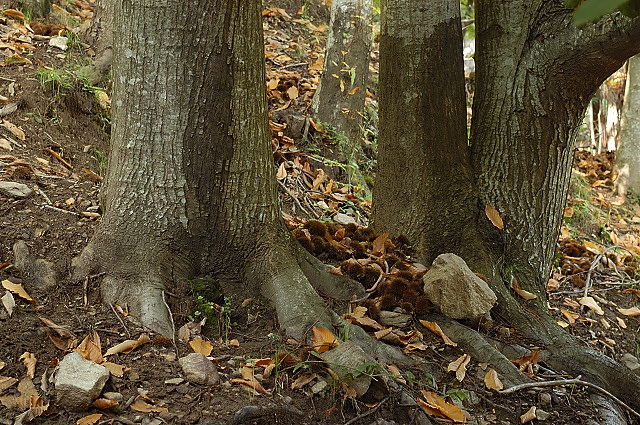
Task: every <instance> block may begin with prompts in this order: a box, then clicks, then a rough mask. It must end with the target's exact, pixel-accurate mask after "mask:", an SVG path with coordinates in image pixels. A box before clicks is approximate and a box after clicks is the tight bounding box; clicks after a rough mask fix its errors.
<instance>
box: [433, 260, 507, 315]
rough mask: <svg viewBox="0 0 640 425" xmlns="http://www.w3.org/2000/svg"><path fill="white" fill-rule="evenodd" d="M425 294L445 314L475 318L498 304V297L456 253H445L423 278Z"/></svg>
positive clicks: (435, 261)
mask: <svg viewBox="0 0 640 425" xmlns="http://www.w3.org/2000/svg"><path fill="white" fill-rule="evenodd" d="M422 280H423V282H424V292H425V294H426V296H427V298H429V300H430V301H431V302H432V303H433V305H435V306H436V307H437V308H438V309H439V310H440V312H442V314H444V315H445V316H447V317H450V318H452V319H475V318H478V317H480V316H482V315H484V314H485V313H487V312H488V311H489V310H491V307H493V305H494V304H495V302H496V300H497V297H496V294H494V292H493V291H492V290H491V288H489V285H487V283H486V282H485V281H484V280H482V279H480V278H479V277H478V276H476V274H475V273H474V272H472V271H471V269H469V267H468V266H467V263H465V261H464V260H463V259H462V258H460V257H458V256H457V255H455V254H441V255H439V256H438V258H436V259H435V260H434V261H433V265H432V267H431V269H430V270H429V271H428V272H427V273H426V274H425V275H424V277H423V278H422Z"/></svg>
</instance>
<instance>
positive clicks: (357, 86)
mask: <svg viewBox="0 0 640 425" xmlns="http://www.w3.org/2000/svg"><path fill="white" fill-rule="evenodd" d="M371 23H372V11H371V0H335V1H334V2H333V4H332V6H331V24H330V27H331V30H330V32H329V37H328V38H327V47H326V53H325V58H324V67H323V70H322V81H321V82H320V85H319V86H318V89H317V90H316V94H315V95H314V97H313V105H312V108H313V112H314V114H315V116H316V118H317V119H318V120H319V121H320V122H322V123H323V124H328V125H329V126H331V127H332V128H334V129H335V130H336V131H337V132H338V133H341V134H342V135H343V136H344V140H341V144H340V148H341V150H342V153H343V154H344V155H345V157H346V158H347V162H348V165H349V166H350V167H351V168H350V169H349V177H350V179H351V180H352V181H351V183H352V184H354V185H357V184H359V185H362V186H364V187H366V183H365V181H364V179H363V178H362V175H361V173H360V172H359V169H358V162H357V161H358V159H359V158H358V156H359V155H358V152H359V150H360V146H361V143H362V129H361V128H360V124H361V122H362V113H363V110H364V101H365V97H366V93H367V83H368V79H369V78H368V77H369V55H370V53H371V39H372V36H373V32H372V29H371Z"/></svg>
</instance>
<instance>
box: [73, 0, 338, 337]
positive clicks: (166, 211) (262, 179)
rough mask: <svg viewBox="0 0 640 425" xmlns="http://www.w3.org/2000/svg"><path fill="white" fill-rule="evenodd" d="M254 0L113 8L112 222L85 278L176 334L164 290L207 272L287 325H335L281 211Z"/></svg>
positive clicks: (87, 256) (87, 255)
mask: <svg viewBox="0 0 640 425" xmlns="http://www.w3.org/2000/svg"><path fill="white" fill-rule="evenodd" d="M259 7H260V2H259V1H258V0H251V1H237V0H218V1H210V0H200V1H196V2H193V4H191V5H190V7H187V8H185V7H184V4H183V2H181V1H178V0H161V1H158V0H153V1H151V0H146V1H137V2H130V1H128V0H117V1H116V4H115V18H116V20H115V31H116V33H117V34H119V36H118V37H116V38H115V40H114V42H115V45H114V53H115V61H114V71H113V74H114V78H113V80H114V87H113V91H114V95H113V103H112V105H113V129H112V141H111V152H110V157H109V170H108V173H107V178H106V184H105V189H104V194H103V195H104V208H105V211H104V218H103V220H102V222H101V224H100V226H99V228H98V229H97V231H96V234H95V236H94V237H93V238H92V240H91V242H90V244H89V245H88V247H87V248H86V249H85V250H84V252H83V253H82V255H81V256H80V257H78V258H76V259H75V260H74V264H73V266H74V275H75V277H76V278H78V277H81V276H84V275H86V274H87V273H89V271H91V270H96V271H97V270H99V271H105V272H106V277H105V279H104V281H103V284H102V295H103V298H104V299H105V300H106V301H108V302H118V303H121V304H122V303H128V304H129V307H130V309H131V310H132V312H133V313H134V314H135V315H137V316H138V317H140V319H141V321H142V322H143V323H144V324H145V325H147V326H149V327H151V328H152V329H154V330H156V331H158V332H161V333H162V334H165V335H169V336H171V335H173V329H172V326H171V320H170V317H169V312H168V308H167V305H166V303H165V302H164V299H163V296H164V292H163V291H165V290H167V289H169V288H171V286H172V285H173V284H174V283H175V282H176V281H178V280H183V279H189V278H191V277H193V276H198V275H211V276H213V277H214V278H215V279H218V280H219V281H220V284H221V285H222V287H223V289H224V291H225V293H227V294H232V295H233V296H234V298H233V299H234V300H235V301H241V300H242V299H243V297H245V298H246V297H249V296H255V294H256V293H260V292H261V293H262V294H263V295H264V296H265V297H266V298H268V299H270V300H271V301H272V302H273V304H274V306H275V308H276V310H277V313H278V319H279V321H280V324H281V326H282V327H283V328H285V329H286V330H287V331H288V333H289V334H291V335H293V336H296V337H301V336H302V335H303V333H304V332H305V331H306V330H307V328H308V326H309V325H311V324H313V323H316V324H317V325H318V326H324V327H327V328H329V327H331V325H332V322H334V321H335V317H334V316H333V315H332V314H331V313H330V312H329V311H327V310H326V308H325V306H324V304H323V303H322V301H321V299H320V298H319V297H318V296H317V294H316V293H315V291H314V290H313V288H312V287H311V285H310V284H309V281H308V280H307V278H306V277H305V275H304V274H303V272H302V271H301V269H300V267H299V266H298V262H297V254H296V253H295V252H294V251H293V249H292V246H291V243H290V236H289V234H288V232H287V231H286V228H285V226H284V223H283V221H282V218H281V216H280V210H279V204H278V197H277V191H276V182H275V179H274V177H275V176H274V167H273V164H272V160H271V151H270V135H269V128H268V122H267V103H266V93H265V90H266V83H265V70H264V55H263V40H262V31H261V28H262V26H261V21H260V13H259Z"/></svg>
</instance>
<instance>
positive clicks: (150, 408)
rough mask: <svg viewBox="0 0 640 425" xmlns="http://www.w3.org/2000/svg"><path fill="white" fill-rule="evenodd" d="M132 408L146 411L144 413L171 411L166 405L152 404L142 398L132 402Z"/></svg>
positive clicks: (137, 410)
mask: <svg viewBox="0 0 640 425" xmlns="http://www.w3.org/2000/svg"><path fill="white" fill-rule="evenodd" d="M130 407H131V409H133V410H135V411H136V412H144V413H151V412H155V413H166V412H168V411H169V409H167V408H166V407H158V406H154V405H151V404H149V403H147V402H146V401H144V400H142V399H138V400H136V401H134V402H133V403H131V406H130Z"/></svg>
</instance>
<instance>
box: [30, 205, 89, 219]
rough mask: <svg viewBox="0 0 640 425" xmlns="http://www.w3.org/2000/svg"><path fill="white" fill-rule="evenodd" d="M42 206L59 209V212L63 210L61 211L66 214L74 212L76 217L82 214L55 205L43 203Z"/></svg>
mask: <svg viewBox="0 0 640 425" xmlns="http://www.w3.org/2000/svg"><path fill="white" fill-rule="evenodd" d="M40 206H41V207H43V208H49V209H50V210H54V211H58V212H61V213H64V214H73V215H75V216H76V217H80V214H78V213H77V212H74V211H68V210H63V209H62V208H58V207H54V206H53V205H47V204H42V205H40Z"/></svg>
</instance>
